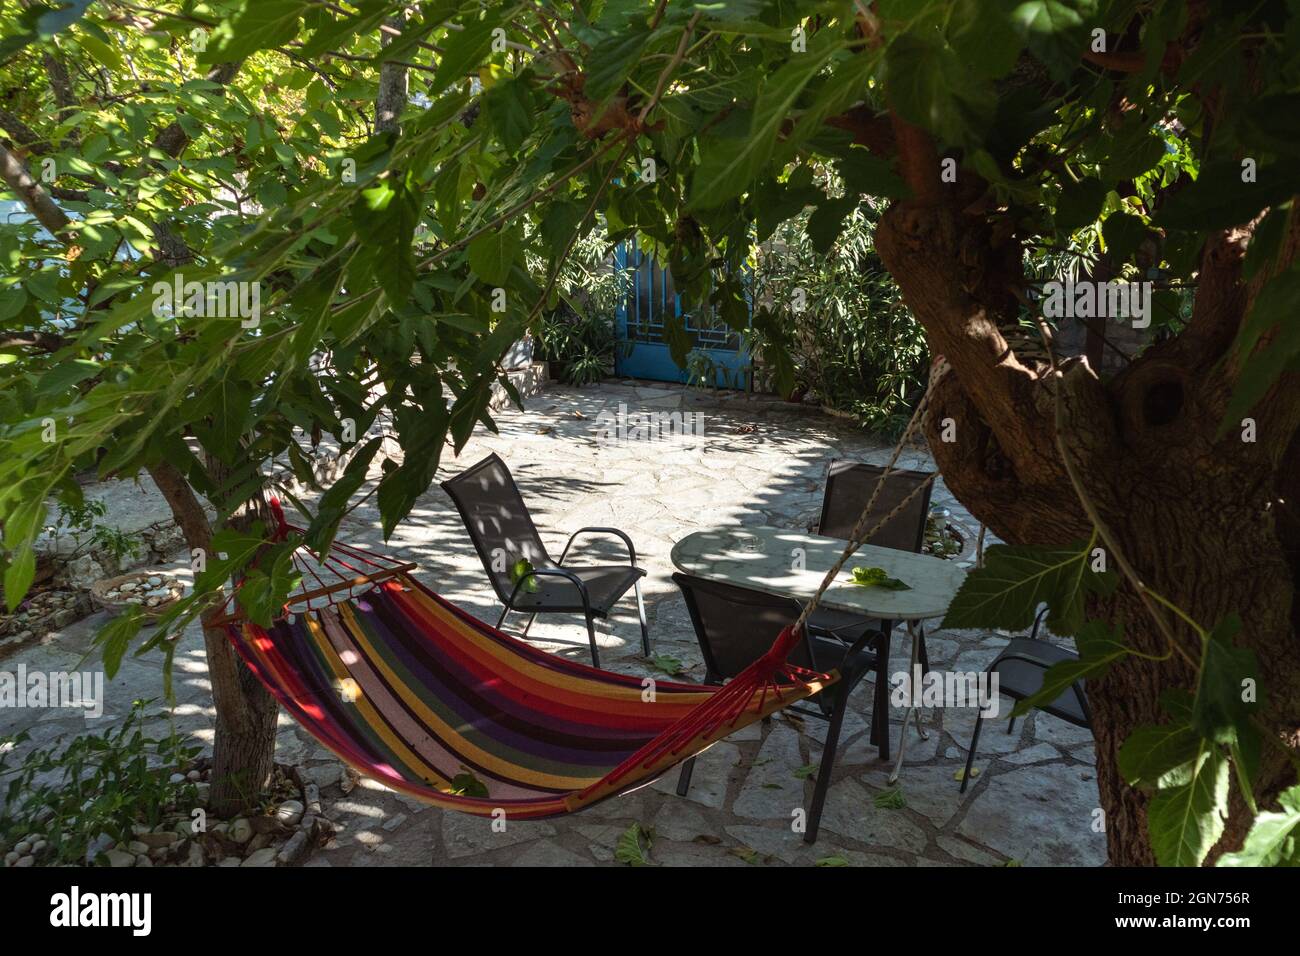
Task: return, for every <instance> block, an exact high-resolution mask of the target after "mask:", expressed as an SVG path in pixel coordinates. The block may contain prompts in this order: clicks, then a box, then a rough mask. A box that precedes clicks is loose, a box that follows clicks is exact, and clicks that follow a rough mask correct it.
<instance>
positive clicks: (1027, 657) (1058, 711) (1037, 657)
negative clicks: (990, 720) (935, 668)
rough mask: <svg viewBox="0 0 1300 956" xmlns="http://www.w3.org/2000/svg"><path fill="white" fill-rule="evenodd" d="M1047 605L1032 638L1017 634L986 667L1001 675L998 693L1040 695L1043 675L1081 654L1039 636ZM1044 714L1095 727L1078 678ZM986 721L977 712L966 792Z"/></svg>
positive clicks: (1011, 725) (963, 782)
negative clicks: (1053, 666)
mask: <svg viewBox="0 0 1300 956" xmlns="http://www.w3.org/2000/svg"><path fill="white" fill-rule="evenodd" d="M1046 610H1047V609H1046V608H1044V609H1043V610H1042V611H1040V612H1039V613H1038V616H1037V617H1036V618H1035V619H1034V629H1033V630H1032V631H1031V632H1030V635H1029V637H1017V638H1014V639H1012V641H1011V642H1010V643H1009V644H1007V646H1006V647H1004V648H1003V649H1002V653H1000V654H998V656H997V657H996V658H995V659H994V661H993V663H991V664H990V665H989V666H988V667H987V668H986V669H985V673H987V674H989V675H993V674H996V675H997V677H998V693H999V694H1001V695H1002V696H1004V697H1010V698H1011V699H1012V700H1024V699H1025V698H1026V697H1032V696H1033V695H1034V694H1037V693H1038V691H1039V690H1040V689H1041V688H1042V686H1043V675H1044V674H1046V673H1047V669H1048V668H1049V667H1051V666H1052V665H1053V664H1059V663H1060V662H1061V661H1077V660H1078V659H1079V655H1078V654H1075V653H1073V652H1071V651H1067V650H1065V649H1064V648H1061V647H1057V646H1056V645H1055V644H1051V643H1049V642H1047V641H1044V640H1039V639H1038V627H1039V625H1040V624H1041V623H1042V620H1043V615H1044V614H1045V613H1046ZM1038 709H1039V710H1041V711H1043V712H1044V713H1047V714H1051V715H1052V716H1053V717H1059V718H1060V719H1061V720H1064V721H1066V722H1067V723H1071V724H1074V725H1075V726H1076V727H1084V728H1087V729H1089V730H1091V729H1092V711H1091V710H1089V708H1088V697H1087V694H1085V693H1084V689H1083V682H1082V681H1075V682H1074V683H1073V684H1072V685H1071V686H1070V687H1069V689H1068V690H1064V691H1062V692H1061V693H1060V694H1059V695H1058V696H1057V698H1056V699H1055V700H1053V701H1052V702H1051V703H1049V704H1047V705H1046V706H1044V707H1039V708H1038ZM983 720H984V716H983V711H979V712H977V713H976V715H975V730H974V731H973V732H972V733H971V741H970V750H968V751H967V752H966V771H965V773H963V774H962V777H961V792H962V793H965V792H966V786H967V784H968V783H969V782H970V769H971V765H972V764H973V763H974V762H975V748H976V747H978V746H979V742H980V725H981V723H982V722H983ZM1015 726H1016V721H1015V718H1014V717H1013V718H1012V719H1011V720H1010V722H1009V723H1008V724H1007V733H1011V731H1012V730H1013V729H1014V728H1015Z"/></svg>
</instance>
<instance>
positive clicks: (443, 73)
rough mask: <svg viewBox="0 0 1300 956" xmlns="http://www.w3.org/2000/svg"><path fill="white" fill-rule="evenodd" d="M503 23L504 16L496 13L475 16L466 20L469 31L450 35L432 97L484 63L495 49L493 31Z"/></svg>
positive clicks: (444, 48) (431, 86)
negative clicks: (493, 47) (481, 16)
mask: <svg viewBox="0 0 1300 956" xmlns="http://www.w3.org/2000/svg"><path fill="white" fill-rule="evenodd" d="M464 20H468V22H464ZM500 23H501V15H500V14H499V13H497V12H495V11H489V12H488V13H487V14H485V15H484V17H483V18H482V19H479V18H477V17H476V16H473V15H467V16H466V17H465V18H463V20H462V25H463V26H464V27H465V29H464V30H461V31H459V32H452V33H449V34H448V35H447V39H446V40H445V41H444V46H443V54H442V58H441V59H440V60H439V61H438V71H437V72H436V73H435V74H434V75H433V80H432V81H431V82H430V83H429V96H437V95H438V94H439V93H441V92H442V91H443V90H445V89H446V88H447V87H449V86H451V84H453V83H455V82H457V81H459V80H462V79H464V78H465V76H466V74H468V73H470V72H471V71H472V70H473V69H474V68H476V67H477V66H478V65H479V64H480V63H482V62H483V60H484V58H485V57H487V55H488V53H489V52H490V51H491V49H492V31H493V30H494V29H496V28H497V27H498V26H499V25H500Z"/></svg>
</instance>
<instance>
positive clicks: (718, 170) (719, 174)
mask: <svg viewBox="0 0 1300 956" xmlns="http://www.w3.org/2000/svg"><path fill="white" fill-rule="evenodd" d="M833 32H834V31H831V30H823V31H821V32H819V33H818V34H816V36H814V38H813V40H812V42H811V44H810V45H809V47H808V50H807V52H806V53H802V54H800V55H798V56H796V57H792V58H791V59H790V60H788V61H787V62H786V64H785V65H784V66H783V67H781V69H779V70H777V71H776V73H774V74H772V76H770V77H769V78H768V79H767V80H766V82H765V83H764V84H763V87H762V89H761V90H760V91H759V94H758V97H757V99H756V100H755V103H754V114H753V118H752V120H751V122H750V128H749V134H748V135H747V136H743V137H705V138H703V139H701V141H700V144H699V150H700V165H699V167H698V168H697V169H696V170H695V174H694V177H693V178H692V180H691V194H690V195H691V199H690V206H691V207H692V208H695V209H712V208H714V207H716V206H719V205H721V204H722V203H724V202H726V201H727V200H728V199H732V198H734V197H735V196H738V195H740V193H742V192H744V190H745V189H746V187H748V186H749V183H750V181H751V180H752V179H754V177H756V176H757V175H758V174H759V173H760V172H762V170H763V167H764V166H766V165H767V162H768V160H769V159H770V158H771V155H772V150H773V147H774V146H775V144H776V137H777V134H778V133H779V132H780V130H781V126H782V124H783V123H785V122H786V120H787V118H788V116H789V114H790V111H791V110H792V109H793V108H794V105H795V102H796V101H797V100H798V98H799V94H800V93H802V92H803V89H804V87H805V86H807V85H808V82H809V81H810V80H811V79H812V78H813V77H814V76H816V75H817V74H818V73H819V72H820V71H821V69H822V68H823V67H824V66H825V65H826V63H827V61H828V60H829V59H830V57H831V54H833V53H834V52H835V50H836V49H838V48H839V45H840V44H839V41H838V40H837V39H835V38H833V37H832V34H833ZM823 38H825V39H823Z"/></svg>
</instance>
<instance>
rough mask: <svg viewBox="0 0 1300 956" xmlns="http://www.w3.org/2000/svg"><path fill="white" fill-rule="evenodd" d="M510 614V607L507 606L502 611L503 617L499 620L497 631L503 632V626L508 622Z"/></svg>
mask: <svg viewBox="0 0 1300 956" xmlns="http://www.w3.org/2000/svg"><path fill="white" fill-rule="evenodd" d="M509 613H510V605H509V604H507V605H506V606H505V607H503V608H502V609H501V616H500V617H499V618H497V630H498V631H499V630H501V625H502V624H504V623H505V622H506V615H507V614H509Z"/></svg>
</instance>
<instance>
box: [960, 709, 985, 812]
mask: <svg viewBox="0 0 1300 956" xmlns="http://www.w3.org/2000/svg"><path fill="white" fill-rule="evenodd" d="M983 720H984V712H983V711H976V712H975V732H974V733H973V734H971V735H970V750H968V751H967V752H966V772H965V773H963V774H962V775H961V792H962V793H965V792H966V785H967V784H968V783H970V768H971V765H972V764H974V763H975V748H976V747H978V746H979V743H980V724H981V723H982V722H983Z"/></svg>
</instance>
